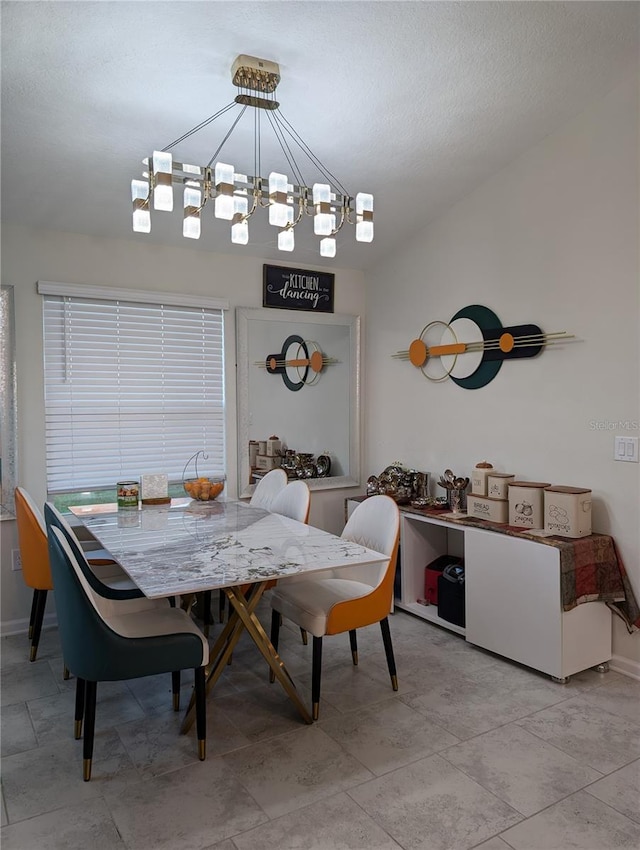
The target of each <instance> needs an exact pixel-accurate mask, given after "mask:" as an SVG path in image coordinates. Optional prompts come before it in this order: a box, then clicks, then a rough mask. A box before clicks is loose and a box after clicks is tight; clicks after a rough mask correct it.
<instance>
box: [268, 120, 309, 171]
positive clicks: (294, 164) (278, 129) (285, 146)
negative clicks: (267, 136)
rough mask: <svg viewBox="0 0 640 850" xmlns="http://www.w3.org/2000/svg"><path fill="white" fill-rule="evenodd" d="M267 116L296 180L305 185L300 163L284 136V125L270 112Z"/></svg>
mask: <svg viewBox="0 0 640 850" xmlns="http://www.w3.org/2000/svg"><path fill="white" fill-rule="evenodd" d="M267 118H268V119H269V123H270V124H271V128H272V130H273V133H274V135H275V137H276V139H277V140H278V144H279V145H280V148H281V149H282V152H283V154H284V156H285V159H286V160H287V162H288V164H289V167H290V168H291V170H292V172H293V176H294V177H295V179H296V181H297V182H298V184H299V185H300V186H303V185H305V183H304V179H303V177H302V172H301V171H300V169H299V168H298V163H297V162H296V160H295V157H294V155H293V153H292V151H291V148H290V147H289V145H288V143H287V140H286V139H285V137H284V134H283V131H282V127H281V126H280V125H279V124H278V123H277V122H276V121H275V120H274V118H273V117H272V116H271V114H270V113H267Z"/></svg>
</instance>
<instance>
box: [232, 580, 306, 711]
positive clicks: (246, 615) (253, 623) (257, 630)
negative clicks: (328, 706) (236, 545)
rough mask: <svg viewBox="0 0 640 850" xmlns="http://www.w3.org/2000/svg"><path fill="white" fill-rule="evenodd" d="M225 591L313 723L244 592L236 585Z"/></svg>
mask: <svg viewBox="0 0 640 850" xmlns="http://www.w3.org/2000/svg"><path fill="white" fill-rule="evenodd" d="M225 592H226V594H227V596H228V598H229V602H230V603H231V605H232V606H233V609H234V611H236V612H237V614H238V617H240V619H241V620H242V622H243V623H244V627H245V629H246V630H247V631H248V632H249V634H250V635H251V638H252V639H253V642H254V643H255V645H256V646H257V647H258V649H259V650H260V652H261V653H262V655H263V657H264V659H265V661H266V662H267V664H268V665H269V667H270V668H271V670H272V671H273V673H274V674H275V677H276V679H277V680H278V681H279V682H280V684H281V685H282V687H283V688H284V690H285V692H286V694H287V696H288V697H289V699H290V700H291V702H292V703H293V704H294V705H295V707H296V708H297V709H298V711H299V712H300V715H301V717H302V719H303V720H304V722H305V723H313V720H312V718H311V715H310V714H309V712H308V711H307V708H306V706H305V704H304V703H303V701H302V700H301V699H300V695H299V694H298V692H297V690H296V686H295V685H294V684H293V681H292V679H291V676H290V675H289V673H288V671H287V668H286V667H285V666H284V661H283V660H282V658H280V656H279V655H278V653H277V652H276V650H275V649H274V648H273V644H272V643H271V641H270V640H269V638H268V637H267V633H266V632H265V630H264V628H263V627H262V623H261V622H260V620H259V619H258V618H257V616H256V615H255V614H254V613H253V609H250V607H249V606H248V605H247V604H246V599H245V597H244V595H243V594H242V593H239V592H238V589H237V588H235V587H229V588H225ZM261 595H262V594H261ZM254 607H255V606H254Z"/></svg>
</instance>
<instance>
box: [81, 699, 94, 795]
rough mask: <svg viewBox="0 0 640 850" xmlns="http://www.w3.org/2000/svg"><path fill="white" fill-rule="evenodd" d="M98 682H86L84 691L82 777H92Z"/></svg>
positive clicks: (85, 778)
mask: <svg viewBox="0 0 640 850" xmlns="http://www.w3.org/2000/svg"><path fill="white" fill-rule="evenodd" d="M97 690H98V683H97V682H86V684H85V692H84V699H85V703H84V741H83V742H82V778H83V779H84V781H85V782H88V781H89V780H90V779H91V760H92V758H93V736H94V733H95V728H96V696H97Z"/></svg>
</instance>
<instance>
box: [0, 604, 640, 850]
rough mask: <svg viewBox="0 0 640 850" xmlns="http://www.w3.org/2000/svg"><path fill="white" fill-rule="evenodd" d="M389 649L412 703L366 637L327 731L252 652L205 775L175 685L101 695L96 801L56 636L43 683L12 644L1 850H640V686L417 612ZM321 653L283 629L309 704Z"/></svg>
mask: <svg viewBox="0 0 640 850" xmlns="http://www.w3.org/2000/svg"><path fill="white" fill-rule="evenodd" d="M263 614H264V615H265V616H264V617H263V619H264V621H268V613H267V612H266V611H263ZM216 631H217V628H216V629H214V632H213V635H212V636H215V633H216ZM391 631H392V635H393V640H394V646H395V651H396V659H397V664H398V675H399V681H400V690H399V691H398V692H397V693H394V692H393V691H392V690H391V687H390V683H389V678H388V674H387V670H386V665H385V659H384V651H383V648H382V639H381V636H380V632H379V629H378V628H377V627H372V628H369V629H365V630H362V631H361V632H359V649H360V652H359V655H360V663H359V666H358V667H357V668H354V667H353V666H352V664H351V653H350V650H349V641H348V637H347V636H345V635H342V636H337V637H334V638H327V639H326V640H325V652H324V655H325V658H324V672H323V699H322V703H321V712H320V720H319V722H317V723H315V724H313V726H305V725H304V724H303V723H302V722H301V721H300V720H299V717H298V715H297V714H296V713H295V710H294V709H293V707H292V706H291V704H290V703H289V702H288V700H287V698H286V697H285V695H284V692H283V691H282V689H281V688H280V687H279V686H278V685H277V684H274V685H269V684H268V681H267V679H268V677H267V672H266V669H265V665H264V663H263V662H262V661H261V659H260V657H259V656H258V653H257V650H255V648H254V647H253V645H252V644H250V643H249V642H246V641H245V642H243V643H241V645H240V646H239V647H238V649H237V651H236V652H235V654H234V658H233V664H232V666H231V667H229V668H228V670H227V671H226V672H225V674H224V676H223V678H222V679H221V680H220V682H219V685H218V686H217V687H216V690H215V692H214V693H215V698H213V699H211V700H210V702H209V714H208V724H209V725H208V741H207V760H206V761H205V762H199V761H198V760H197V756H196V745H195V740H194V736H193V732H192V733H191V734H189V735H188V736H181V735H180V734H179V733H178V730H179V725H180V717H181V715H179V714H175V713H174V712H173V711H172V710H171V694H170V677H169V676H161V677H155V678H150V679H142V680H136V681H134V682H127V683H110V684H101V685H99V686H98V709H97V720H96V746H95V752H94V761H93V778H92V780H91V782H89V783H85V782H83V781H82V778H81V776H82V768H81V764H82V744H81V742H79V741H75V740H74V738H73V703H74V688H75V682H74V680H73V679H71V680H69V681H64V680H63V679H62V658H61V652H60V643H59V640H58V634H57V631H56V630H48V631H46V632H44V633H43V636H42V640H41V645H40V651H39V654H38V660H37V661H36V662H34V663H33V664H31V663H29V661H28V660H27V658H28V642H27V638H26V635H18V636H12V637H9V638H4V639H2V641H1V650H2V655H1V665H2V670H1V673H2V691H1V700H2V831H1V835H0V838H1V843H2V847H3V850H53V848H64V850H91V848H99V850H116V848H118V850H204V848H207V850H214V848H215V850H365V848H366V850H392V848H404V850H469V849H470V848H482V850H509V848H512V850H568V848H578V849H579V850H617V848H629V850H638V848H640V805H639V801H640V682H638V681H635V680H633V679H630V678H626V677H624V676H621V675H619V674H616V673H613V672H610V673H606V674H601V673H597V672H595V671H592V670H589V671H585V672H584V673H581V674H579V675H577V676H574V677H572V679H571V681H570V682H569V683H568V684H567V685H558V684H555V683H553V682H552V681H551V680H550V679H549V678H548V677H546V676H543V675H541V674H538V673H535V672H533V671H531V670H528V669H525V668H522V667H520V666H518V665H515V664H512V663H510V662H508V661H504V660H502V659H500V658H497V657H496V656H493V655H491V654H489V653H485V652H483V651H481V650H478V649H476V648H474V647H472V646H470V645H468V644H466V643H465V641H464V640H463V639H462V638H460V637H459V636H457V635H454V634H451V633H449V632H447V631H444V630H442V629H439V628H438V627H436V626H432V625H430V624H428V623H426V622H423V621H422V620H418V619H416V618H414V617H412V616H410V615H408V614H404V613H396V614H395V615H394V616H393V617H392V618H391ZM310 651H311V646H308V647H305V646H303V645H302V643H301V641H300V634H299V632H298V631H297V630H296V629H294V628H292V627H291V626H290V625H287V624H286V622H285V625H284V627H283V629H282V630H281V654H282V655H283V657H284V659H285V661H286V663H287V665H288V667H289V669H290V671H291V673H292V675H293V676H294V679H295V680H296V682H297V684H298V687H299V688H300V689H301V690H302V691H303V692H304V694H305V698H308V696H309V692H308V689H309V687H310ZM183 678H184V680H185V681H184V684H183V700H182V701H183V705H184V704H186V701H187V699H188V696H189V693H190V690H191V684H192V683H191V682H190V681H188V678H189V677H188V674H184V676H183Z"/></svg>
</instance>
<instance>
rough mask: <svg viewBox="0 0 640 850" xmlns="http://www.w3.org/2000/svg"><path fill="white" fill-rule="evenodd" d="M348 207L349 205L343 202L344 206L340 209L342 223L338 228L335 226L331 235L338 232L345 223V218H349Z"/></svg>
mask: <svg viewBox="0 0 640 850" xmlns="http://www.w3.org/2000/svg"><path fill="white" fill-rule="evenodd" d="M347 209H348V207H346V206H345V205H344V204H343V205H342V208H341V210H340V224H339V225H338V226H337V227H336V228H334V229H333V230H332V231H331V235H332V236H335V234H336V233H337V232H338V231H339V230H340V228H341V227H342V225H343V224H344V223H345V220H348V216H347V215H346V211H347Z"/></svg>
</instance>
